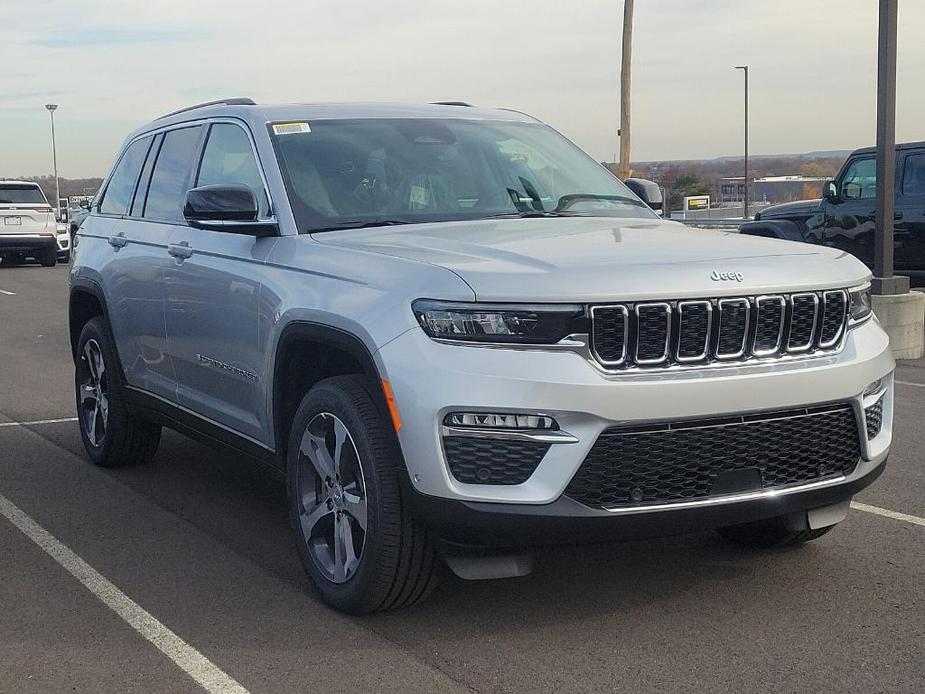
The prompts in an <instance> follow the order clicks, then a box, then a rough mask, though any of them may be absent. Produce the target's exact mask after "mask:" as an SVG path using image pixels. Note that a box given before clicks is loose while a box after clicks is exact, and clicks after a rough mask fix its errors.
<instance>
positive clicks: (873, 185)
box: [841, 158, 877, 200]
mask: <svg viewBox="0 0 925 694" xmlns="http://www.w3.org/2000/svg"><path fill="white" fill-rule="evenodd" d="M841 196H842V197H843V198H845V199H846V200H867V199H873V198H876V197H877V160H876V159H873V158H871V159H856V160H854V161H853V162H851V164H849V165H848V170H847V171H846V172H845V176H844V178H842V181H841Z"/></svg>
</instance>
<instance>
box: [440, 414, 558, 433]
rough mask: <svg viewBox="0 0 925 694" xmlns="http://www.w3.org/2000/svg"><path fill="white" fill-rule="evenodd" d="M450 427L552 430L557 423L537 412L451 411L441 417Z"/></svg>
mask: <svg viewBox="0 0 925 694" xmlns="http://www.w3.org/2000/svg"><path fill="white" fill-rule="evenodd" d="M443 423H444V424H445V425H446V426H450V427H478V428H488V429H540V430H554V429H558V428H559V425H558V424H556V420H554V419H553V418H552V417H547V416H545V415H537V414H502V413H489V412H451V413H450V414H448V415H447V416H446V417H444V419H443Z"/></svg>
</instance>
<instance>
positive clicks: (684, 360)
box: [675, 299, 713, 364]
mask: <svg viewBox="0 0 925 694" xmlns="http://www.w3.org/2000/svg"><path fill="white" fill-rule="evenodd" d="M687 306H706V307H707V339H706V340H705V341H704V344H703V351H702V352H701V353H700V354H698V355H696V356H693V357H682V356H681V342H680V339H679V340H678V348H677V349H676V350H675V359H676V360H677V361H678V363H679V364H689V363H692V362H695V361H703V360H704V359H706V358H707V354H708V353H709V351H710V336H711V334H712V332H713V302H712V301H708V300H706V299H703V300H696V301H679V302H678V321H679V322H678V335H679V337H680V331H681V323H680V321H681V319H682V318H683V314H684V309H685V308H686V307H687Z"/></svg>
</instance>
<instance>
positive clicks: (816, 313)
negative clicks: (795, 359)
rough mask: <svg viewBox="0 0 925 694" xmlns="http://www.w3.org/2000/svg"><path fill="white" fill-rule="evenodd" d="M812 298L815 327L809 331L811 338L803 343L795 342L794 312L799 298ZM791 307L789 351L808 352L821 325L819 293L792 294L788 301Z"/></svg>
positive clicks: (788, 335)
mask: <svg viewBox="0 0 925 694" xmlns="http://www.w3.org/2000/svg"><path fill="white" fill-rule="evenodd" d="M804 298H811V299H812V300H813V328H812V330H810V331H809V340H807V341H806V342H805V343H803V344H796V345H794V344H793V312H794V310H795V307H796V301H797V299H804ZM788 303H789V304H790V305H789V308H790V329H789V330H788V332H787V351H788V352H790V353H791V354H802V353H803V352H808V351H809V350H810V349H811V348H812V346H813V341H814V340H815V337H816V328H817V327H819V295H818V294H816V293H815V292H802V293H800V294H791V295H790V301H789V302H788Z"/></svg>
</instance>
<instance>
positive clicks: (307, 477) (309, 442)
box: [299, 412, 367, 583]
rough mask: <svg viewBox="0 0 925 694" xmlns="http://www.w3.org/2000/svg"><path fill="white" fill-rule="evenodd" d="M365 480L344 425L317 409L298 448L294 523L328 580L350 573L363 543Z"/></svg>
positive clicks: (341, 579)
mask: <svg viewBox="0 0 925 694" xmlns="http://www.w3.org/2000/svg"><path fill="white" fill-rule="evenodd" d="M366 511H367V505H366V483H365V481H364V479H363V470H362V468H361V466H360V456H359V454H358V452H357V448H356V445H355V444H354V442H353V438H352V437H351V436H350V432H349V431H347V427H346V426H345V425H344V423H343V422H342V421H341V420H340V418H338V417H337V416H336V415H334V414H331V413H329V412H322V413H320V414H317V415H315V416H314V417H313V418H312V420H311V421H310V422H309V423H308V426H307V427H306V428H305V432H304V433H303V435H302V443H301V446H300V448H299V522H300V524H301V528H302V537H303V539H304V541H305V543H306V545H307V546H308V550H309V555H310V556H311V558H312V562H313V563H314V564H315V566H316V567H317V569H318V570H319V571H320V572H321V573H322V574H323V575H324V576H325V577H327V579H328V580H330V581H332V582H333V583H346V582H347V581H349V580H350V578H351V577H353V575H354V574H355V573H356V571H357V569H358V568H359V566H360V559H361V557H362V556H363V548H364V547H365V545H366V528H367V513H366Z"/></svg>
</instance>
